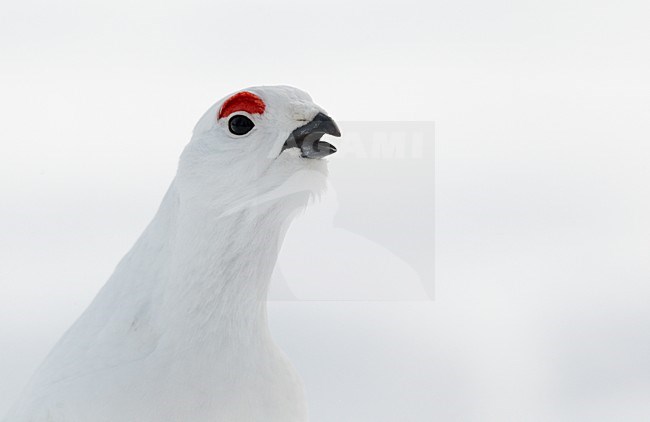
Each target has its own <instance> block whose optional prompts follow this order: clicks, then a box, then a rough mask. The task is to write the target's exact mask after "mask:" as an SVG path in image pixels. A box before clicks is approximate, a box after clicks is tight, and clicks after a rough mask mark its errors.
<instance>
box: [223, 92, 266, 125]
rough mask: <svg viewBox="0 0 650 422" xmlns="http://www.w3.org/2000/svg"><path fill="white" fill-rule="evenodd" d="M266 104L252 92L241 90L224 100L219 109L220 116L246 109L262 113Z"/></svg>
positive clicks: (248, 111)
mask: <svg viewBox="0 0 650 422" xmlns="http://www.w3.org/2000/svg"><path fill="white" fill-rule="evenodd" d="M264 109H266V104H264V101H262V99H261V98H260V97H258V96H257V95H255V94H253V93H252V92H246V91H244V92H239V93H237V94H235V95H233V96H232V97H230V98H228V99H227V100H226V101H224V103H223V105H222V106H221V110H219V118H220V119H221V118H222V117H227V116H230V115H231V114H232V113H234V112H236V111H245V112H246V113H249V114H262V113H264Z"/></svg>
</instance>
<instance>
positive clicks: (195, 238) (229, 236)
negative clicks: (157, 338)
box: [157, 187, 294, 347]
mask: <svg viewBox="0 0 650 422" xmlns="http://www.w3.org/2000/svg"><path fill="white" fill-rule="evenodd" d="M172 189H173V187H172ZM168 196H169V198H166V199H165V201H166V202H169V204H165V203H163V207H165V206H169V207H175V208H176V211H175V218H173V220H174V221H170V227H169V233H168V236H169V237H173V240H172V241H171V242H170V244H172V245H173V246H172V247H171V249H170V259H169V263H168V271H167V277H166V280H164V285H163V286H161V287H162V289H161V290H160V291H159V297H158V301H157V302H158V304H159V305H158V306H159V309H158V312H157V315H158V316H159V321H158V322H159V324H161V326H164V331H165V332H166V333H167V334H168V335H169V336H171V337H172V338H173V341H174V342H178V341H181V342H188V343H190V342H191V343H193V342H197V341H198V342H205V343H210V344H215V343H216V344H218V345H219V347H223V343H250V342H263V341H267V340H269V341H270V337H269V334H268V326H267V320H266V296H267V290H268V285H269V281H270V278H271V274H272V272H273V267H274V266H275V262H276V259H277V256H278V252H279V249H280V246H281V242H282V240H283V238H284V234H285V232H286V229H287V226H288V224H289V222H290V220H291V216H292V214H293V211H294V209H292V206H291V201H274V202H267V203H264V204H261V205H257V206H249V207H245V208H240V209H238V210H237V211H229V210H228V209H227V208H228V206H227V205H222V206H221V207H213V206H206V205H205V204H200V203H199V204H197V203H194V202H192V201H188V202H184V201H183V198H182V196H181V197H179V196H178V195H177V194H175V193H174V192H172V193H171V194H170V195H168Z"/></svg>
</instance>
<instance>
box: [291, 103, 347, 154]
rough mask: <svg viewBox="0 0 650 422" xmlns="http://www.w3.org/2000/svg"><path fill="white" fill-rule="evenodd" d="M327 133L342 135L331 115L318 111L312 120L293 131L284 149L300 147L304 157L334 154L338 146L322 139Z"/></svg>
mask: <svg viewBox="0 0 650 422" xmlns="http://www.w3.org/2000/svg"><path fill="white" fill-rule="evenodd" d="M325 134H327V135H332V136H336V137H337V138H338V137H339V136H341V131H340V130H339V128H338V126H336V123H334V120H332V118H331V117H329V116H327V115H326V114H323V113H318V114H317V115H316V117H314V118H313V120H312V121H311V122H309V123H307V124H306V125H304V126H300V127H299V128H298V129H296V130H294V131H293V132H291V135H289V138H287V140H286V141H285V143H284V145H283V146H282V151H284V150H285V149H288V148H300V151H302V157H304V158H323V157H326V156H328V155H330V154H334V153H335V152H336V147H335V146H334V145H332V144H330V143H327V142H324V141H321V140H320V138H322V137H323V135H325Z"/></svg>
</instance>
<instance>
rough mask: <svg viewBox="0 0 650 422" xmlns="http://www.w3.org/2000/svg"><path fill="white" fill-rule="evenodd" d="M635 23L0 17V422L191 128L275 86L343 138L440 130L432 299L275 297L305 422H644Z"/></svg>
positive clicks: (384, 11)
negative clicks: (232, 98) (306, 410)
mask: <svg viewBox="0 0 650 422" xmlns="http://www.w3.org/2000/svg"><path fill="white" fill-rule="evenodd" d="M649 21H650V6H649V3H648V2H644V1H643V2H642V1H638V2H629V1H622V2H616V3H615V2H600V1H582V2H578V1H570V2H566V1H546V2H525V1H522V2H506V1H489V2H479V1H454V2H442V1H432V2H420V3H418V2H413V1H408V0H406V1H401V2H398V3H394V4H387V3H381V2H377V1H373V2H370V1H368V2H356V3H352V2H349V1H339V2H337V1H330V2H314V3H305V2H300V3H298V2H296V3H290V2H248V1H239V2H228V3H224V2H209V1H203V2H201V1H183V2H180V1H177V2H161V1H155V2H154V1H140V2H132V1H110V2H108V1H104V2H98V1H97V2H83V1H76V2H75V1H68V0H63V1H58V2H48V1H33V0H25V1H20V2H7V1H3V3H2V4H1V6H0V113H1V119H0V122H1V123H0V142H1V149H0V193H1V196H0V198H1V200H0V236H1V241H0V260H1V261H0V289H1V290H0V354H1V355H0V413H4V410H5V409H6V408H7V407H8V406H9V405H10V403H11V402H12V401H13V399H14V398H15V397H16V395H17V394H18V391H19V390H20V388H21V386H23V385H24V383H25V382H26V380H27V377H28V376H29V375H30V373H31V372H32V371H33V370H34V368H35V367H36V365H37V364H38V363H39V362H40V361H41V360H42V359H43V357H44V356H45V354H46V353H47V352H48V350H49V349H50V348H51V346H52V345H53V343H54V342H55V341H56V340H57V339H58V338H59V336H60V335H61V334H62V332H63V331H64V330H65V329H66V328H67V327H68V326H69V325H70V324H71V323H72V321H73V320H74V319H75V318H76V316H78V315H79V313H80V312H81V311H82V310H83V309H84V307H85V306H86V305H87V304H88V302H89V301H90V300H91V299H92V297H93V296H94V294H95V293H96V292H97V290H98V289H99V287H100V286H101V285H102V284H103V282H104V281H105V280H106V279H107V278H108V276H109V275H110V273H111V271H112V269H113V267H114V265H115V264H116V263H117V261H118V259H119V258H120V257H121V256H122V255H123V254H124V253H125V251H126V250H127V249H128V248H129V247H130V245H131V244H132V243H133V241H134V240H135V238H136V237H137V235H138V234H139V233H140V231H141V230H142V229H143V228H144V226H145V224H146V223H147V222H148V220H149V219H150V218H151V216H152V215H153V212H154V211H155V209H156V207H157V204H158V202H159V200H160V198H161V197H162V194H163V193H164V191H165V189H166V187H167V185H168V183H169V181H170V180H171V178H172V177H173V175H174V172H175V166H176V160H177V157H178V154H179V153H180V150H181V148H182V147H183V145H184V144H185V143H186V141H187V140H188V139H189V135H190V131H191V129H192V127H193V125H194V123H195V122H196V120H197V119H198V118H199V116H201V114H202V113H203V111H204V110H205V109H206V108H207V107H208V106H209V105H210V104H212V103H214V102H215V101H216V100H217V99H219V98H220V97H222V96H223V95H225V94H227V93H229V92H232V91H233V90H236V89H240V88H243V87H246V86H251V85H258V84H275V83H284V84H290V85H294V86H297V87H300V88H302V89H305V90H307V91H308V92H310V94H311V95H312V96H313V98H314V99H315V100H316V102H317V103H318V104H320V105H322V106H323V107H325V108H326V109H327V110H328V111H329V112H330V113H331V114H332V115H333V116H334V117H335V118H336V119H337V120H342V121H365V120H375V121H410V120H429V121H435V122H436V185H435V192H436V280H435V286H436V291H435V300H434V301H429V302H413V301H411V302H372V303H370V302H272V303H271V306H270V313H271V323H272V328H273V330H274V332H275V334H276V337H277V339H278V342H279V343H280V344H281V345H282V347H283V348H284V349H285V350H286V351H287V353H288V354H289V355H290V357H291V358H292V360H293V361H294V363H295V365H296V366H297V367H298V369H299V370H300V372H301V373H302V375H303V378H304V380H305V383H306V385H307V389H308V395H309V399H310V405H311V413H312V417H313V420H315V421H334V420H336V421H397V420H400V421H402V420H405V421H430V420H444V421H448V420H462V421H465V420H472V421H506V420H567V421H576V420H590V421H593V420H625V421H630V420H640V421H641V420H648V419H650V361H649V359H650V307H649V306H648V304H649V300H650V285H649V281H650V262H649V257H650V247H649V241H650V221H649V218H648V216H649V215H650V191H649V189H648V181H649V180H650V165H649V163H650V146H649V145H648V141H649V136H648V135H649V134H650V119H649V117H650V114H649V113H650V79H649V78H648V75H649V74H650V55H649V54H648V53H649V50H650V48H649V47H650V46H649V45H648V44H649V41H648V40H649V39H650V25H648V22H649ZM344 141H345V139H343V140H342V141H341V142H340V145H339V146H340V149H341V153H343V152H344V150H345V143H344ZM331 161H332V166H331V172H332V173H335V172H336V170H337V166H338V168H340V169H341V172H343V171H347V173H348V174H353V173H351V172H350V169H349V167H348V166H351V165H354V164H356V165H358V166H364V160H362V159H360V160H358V161H357V162H356V163H354V161H353V160H350V159H345V160H340V162H339V164H336V156H333V157H332V160H331ZM401 183H403V184H405V185H409V184H412V183H418V182H417V181H414V180H408V178H405V180H402V181H401ZM422 188H423V189H426V188H427V186H426V185H424V186H423V187H422ZM428 188H431V186H428ZM362 193H363V192H359V194H362ZM387 194H390V192H388V193H387ZM401 200H403V202H404V203H403V207H404V209H405V210H408V209H409V207H410V206H411V204H410V203H409V201H408V199H401ZM343 205H345V204H342V206H343ZM346 212H347V213H348V214H346V215H347V217H346V218H347V220H346V221H347V223H346V226H345V227H346V229H347V230H349V231H351V232H355V227H354V218H353V217H354V212H355V211H354V209H352V210H349V209H348V211H346ZM356 212H358V216H362V215H363V214H364V213H366V212H368V210H367V209H358V210H356ZM375 212H377V213H381V209H379V210H375ZM413 214H414V215H415V216H416V217H417V218H426V216H422V215H419V214H418V210H415V209H414V210H413ZM305 218H310V217H308V216H305ZM311 218H315V219H317V218H318V214H314V215H313V216H312V217H311ZM359 220H361V217H359ZM335 221H336V220H335ZM363 230H367V227H365V228H364V229H363ZM363 230H362V229H361V228H359V230H357V232H363ZM376 230H377V231H381V230H387V227H385V226H381V225H380V226H378V227H377V228H376ZM290 235H291V234H290ZM288 240H290V239H288ZM330 246H332V245H330ZM334 246H335V245H334ZM315 277H317V276H315ZM325 281H326V280H324V282H325Z"/></svg>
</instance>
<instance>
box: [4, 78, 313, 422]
mask: <svg viewBox="0 0 650 422" xmlns="http://www.w3.org/2000/svg"><path fill="white" fill-rule="evenodd" d="M248 91H251V92H253V93H255V94H257V95H259V96H260V97H261V98H262V99H263V100H264V101H265V103H266V106H267V108H266V110H265V112H264V113H263V114H262V115H254V116H251V118H252V119H253V121H254V122H255V124H256V126H255V129H254V130H253V131H251V133H249V134H248V135H246V136H243V137H240V138H236V137H232V136H229V134H228V132H227V129H226V127H225V123H224V122H223V121H220V120H218V119H217V118H216V116H217V111H218V109H219V107H220V105H221V103H222V101H223V100H222V101H220V102H218V103H217V104H215V105H214V106H213V107H211V108H210V109H209V110H208V112H206V114H205V115H204V116H203V117H202V118H201V119H200V121H199V122H198V124H197V125H196V127H195V130H194V134H193V137H192V140H191V141H190V143H189V144H188V145H187V147H186V148H185V150H184V151H183V154H182V156H181V159H180V162H179V168H178V172H177V175H176V177H175V179H174V180H173V181H172V183H171V186H170V188H169V190H168V192H167V194H166V195H165V197H164V199H163V201H162V204H161V205H160V208H159V210H158V212H157V213H156V215H155V217H154V219H153V221H152V222H151V223H150V224H149V226H148V227H147V228H146V230H145V231H144V233H143V234H142V235H141V237H140V238H139V239H138V241H137V242H136V244H135V245H134V246H133V248H132V249H131V250H130V251H129V252H128V253H127V255H126V256H125V257H124V258H123V259H122V261H121V262H120V263H119V265H118V266H117V268H116V269H115V272H114V273H113V275H112V276H111V277H110V279H109V280H108V282H107V283H106V284H105V286H104V287H103V288H102V289H101V291H100V292H99V294H98V295H97V297H96V298H95V299H94V301H93V302H92V303H91V304H90V306H89V307H88V308H87V310H86V311H85V312H84V313H83V314H82V315H81V317H80V318H79V319H78V320H77V321H76V322H75V323H74V325H73V326H72V327H71V328H70V329H69V330H68V331H67V332H66V333H65V335H64V336H63V338H62V339H61V340H60V341H59V342H58V344H57V345H56V346H55V347H54V349H53V350H52V351H51V353H50V354H49V356H48V357H47V358H46V360H45V361H44V362H43V364H42V365H41V366H40V368H39V369H38V370H37V372H36V373H35V374H34V376H33V377H32V379H31V381H30V383H29V385H28V386H27V388H26V389H25V391H24V393H23V395H22V397H21V398H20V399H19V401H18V402H17V403H16V405H15V406H14V407H13V409H12V411H11V412H10V414H9V415H8V416H7V418H6V419H5V421H6V422H27V421H33V422H45V421H52V422H99V421H106V422H109V421H110V422H127V421H138V422H148V421H151V422H153V421H156V422H162V421H182V422H201V421H303V420H306V419H307V410H306V405H305V400H304V394H303V388H302V385H301V381H300V379H299V377H298V375H297V374H296V372H295V371H294V370H293V368H292V367H291V365H290V363H289V362H288V360H287V359H286V358H285V356H284V354H283V353H282V352H281V351H280V350H279V349H278V348H277V347H276V346H275V344H274V343H273V341H272V339H271V336H270V333H269V330H268V326H267V320H266V318H267V316H266V294H267V289H268V284H269V279H270V276H271V273H272V270H273V267H274V265H275V261H276V258H277V255H278V251H279V248H280V245H281V243H282V240H283V237H284V233H285V231H286V229H287V225H288V224H289V222H290V220H291V218H292V216H293V215H294V214H295V213H296V212H297V211H298V210H300V209H301V207H304V206H305V205H306V204H307V202H308V201H309V198H310V197H311V196H313V195H314V194H318V192H319V191H320V190H321V189H323V188H324V187H325V175H326V163H325V162H324V161H323V160H308V159H302V158H301V157H300V151H298V150H297V149H289V150H285V151H283V152H282V153H280V152H281V148H282V144H283V142H284V140H285V139H286V138H287V137H288V135H289V134H290V133H291V131H292V130H294V129H295V128H297V127H299V126H302V125H303V124H304V123H305V121H306V120H309V119H311V118H313V117H314V116H315V115H316V114H317V113H318V112H320V111H322V109H320V108H319V107H317V106H316V105H314V104H313V103H312V101H311V99H310V98H309V96H308V95H307V94H305V93H304V92H302V91H299V90H297V89H295V88H290V87H258V88H250V89H248ZM221 120H225V119H221Z"/></svg>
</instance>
